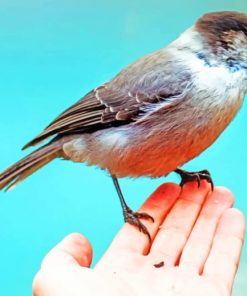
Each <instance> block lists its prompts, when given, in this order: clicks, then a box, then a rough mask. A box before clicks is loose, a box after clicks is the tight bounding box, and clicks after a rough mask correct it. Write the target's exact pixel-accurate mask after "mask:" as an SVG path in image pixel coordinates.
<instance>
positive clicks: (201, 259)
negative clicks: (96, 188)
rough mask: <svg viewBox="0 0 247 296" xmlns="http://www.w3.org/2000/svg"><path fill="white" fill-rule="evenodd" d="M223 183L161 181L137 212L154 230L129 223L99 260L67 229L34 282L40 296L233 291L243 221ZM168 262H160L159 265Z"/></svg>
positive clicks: (218, 294)
mask: <svg viewBox="0 0 247 296" xmlns="http://www.w3.org/2000/svg"><path fill="white" fill-rule="evenodd" d="M232 205H233V195H232V193H231V192H230V191H228V190H227V189H225V188H223V187H216V188H215V190H214V191H213V193H212V192H211V190H210V185H209V184H207V183H206V182H202V183H201V186H200V188H197V184H196V183H194V182H193V183H188V184H186V185H185V186H184V188H183V190H182V191H181V188H180V187H179V186H177V185H175V184H171V183H168V184H164V185H162V186H160V187H159V188H158V189H157V190H156V191H155V192H154V193H153V194H152V195H151V196H150V197H149V198H148V199H147V201H146V202H145V203H144V205H143V206H142V207H141V209H140V211H144V212H146V213H148V214H150V215H151V216H152V217H154V220H155V222H154V223H151V222H149V221H144V222H143V223H145V225H146V226H147V228H148V230H149V232H150V234H151V237H152V243H151V246H150V244H149V241H148V239H147V236H145V235H143V234H142V233H140V232H138V231H137V229H136V228H134V227H132V226H131V225H129V224H125V225H124V226H123V227H122V229H121V230H120V231H119V233H118V234H117V236H116V237H115V239H114V240H113V242H112V244H111V245H110V247H109V249H108V250H107V251H106V253H105V254H104V256H103V257H102V259H101V260H100V261H99V262H98V263H97V264H96V266H95V267H93V268H90V265H91V261H92V247H91V245H90V243H89V242H88V240H87V239H86V238H85V237H83V236H82V235H81V234H77V233H74V234H70V235H69V236H67V237H65V238H64V239H63V240H62V241H61V242H60V243H59V244H58V245H57V246H55V247H54V248H53V249H52V250H51V251H50V252H49V253H48V254H47V256H46V257H45V258H44V260H43V263H42V265H41V268H40V270H39V272H38V273H37V275H36V276H35V279H34V282H33V293H34V295H35V296H79V295H80V296H82V295H90V296H94V295H95V296H96V295H97V296H98V295H107V296H108V295H120V296H122V295H124V296H125V295H135V296H139V295H140V296H145V295H154V296H156V295H157V296H161V295H165V296H166V295H169V296H173V295H176V296H179V295H181V296H187V295H188V296H198V295H200V296H204V295H205V296H206V295H207V296H208V295H210V296H226V295H231V290H232V285H233V281H234V276H235V274H236V271H237V268H238V263H239V260H240V254H241V249H242V245H243V240H244V230H245V222H244V218H243V215H242V213H241V212H240V211H239V210H237V209H233V208H232ZM157 263H160V265H162V263H164V266H161V267H159V268H157V267H155V266H154V265H155V264H157Z"/></svg>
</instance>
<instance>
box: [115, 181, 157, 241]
mask: <svg viewBox="0 0 247 296" xmlns="http://www.w3.org/2000/svg"><path fill="white" fill-rule="evenodd" d="M112 180H113V183H114V186H115V188H116V190H117V194H118V197H119V200H120V203H121V206H122V209H123V215H124V221H125V222H127V223H129V224H131V225H134V226H136V227H137V228H138V229H139V231H141V232H143V233H144V234H146V235H147V236H148V238H149V241H151V236H150V234H149V232H148V230H147V227H146V226H145V225H144V224H143V223H142V222H141V221H140V219H148V220H151V221H152V222H154V219H153V217H151V216H150V215H148V214H147V213H138V212H133V211H132V210H131V209H130V208H129V207H128V205H127V204H126V202H125V200H124V197H123V193H122V191H121V188H120V186H119V183H118V179H117V178H116V177H115V176H112Z"/></svg>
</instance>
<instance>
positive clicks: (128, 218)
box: [123, 208, 154, 242]
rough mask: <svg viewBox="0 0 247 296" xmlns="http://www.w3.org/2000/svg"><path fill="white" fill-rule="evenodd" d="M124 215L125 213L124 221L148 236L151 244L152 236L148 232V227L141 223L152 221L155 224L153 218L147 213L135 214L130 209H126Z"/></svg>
mask: <svg viewBox="0 0 247 296" xmlns="http://www.w3.org/2000/svg"><path fill="white" fill-rule="evenodd" d="M123 213H124V221H125V222H127V223H129V224H131V225H134V226H136V227H137V228H138V229H139V231H140V232H142V233H144V234H146V235H147V236H148V239H149V241H150V242H151V236H150V234H149V232H148V230H147V227H146V226H145V225H144V224H143V223H142V222H141V221H140V219H146V220H150V221H151V222H154V219H153V217H151V216H150V215H148V214H147V213H138V212H133V211H132V210H131V209H130V208H126V209H125V210H124V212H123Z"/></svg>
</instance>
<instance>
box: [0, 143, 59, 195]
mask: <svg viewBox="0 0 247 296" xmlns="http://www.w3.org/2000/svg"><path fill="white" fill-rule="evenodd" d="M60 152H61V145H60V143H59V142H53V143H50V144H47V145H45V146H43V147H41V148H39V149H38V150H36V151H34V152H33V153H31V154H29V155H28V156H26V157H25V158H23V159H21V160H20V161H18V162H17V163H15V164H14V165H12V166H11V167H9V168H7V169H6V170H5V171H4V172H2V173H1V174H0V190H2V189H5V190H6V191H8V190H10V189H12V188H13V187H14V186H16V185H17V184H18V183H20V182H21V181H23V180H24V179H26V178H27V177H28V176H30V175H31V174H32V173H34V172H35V171H37V170H38V169H40V168H41V167H43V166H44V165H45V164H47V163H48V162H50V161H51V160H53V159H54V158H56V157H59V156H60Z"/></svg>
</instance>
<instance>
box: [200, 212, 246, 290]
mask: <svg viewBox="0 0 247 296" xmlns="http://www.w3.org/2000/svg"><path fill="white" fill-rule="evenodd" d="M244 232H245V221H244V217H243V214H242V213H241V212H240V211H238V210H236V209H228V210H226V211H225V212H224V214H223V216H222V217H221V219H220V221H219V224H218V227H217V230H216V234H215V237H214V240H213V245H212V249H211V251H210V254H209V256H208V259H207V261H206V263H205V266H204V269H203V275H204V276H207V277H209V278H211V279H212V280H214V281H217V280H218V281H221V282H222V283H223V284H224V285H225V286H226V287H227V288H228V289H229V291H231V289H232V284H233V280H234V277H235V274H236V272H237V268H238V264H239V260H240V255H241V250H242V246H243V240H244Z"/></svg>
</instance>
